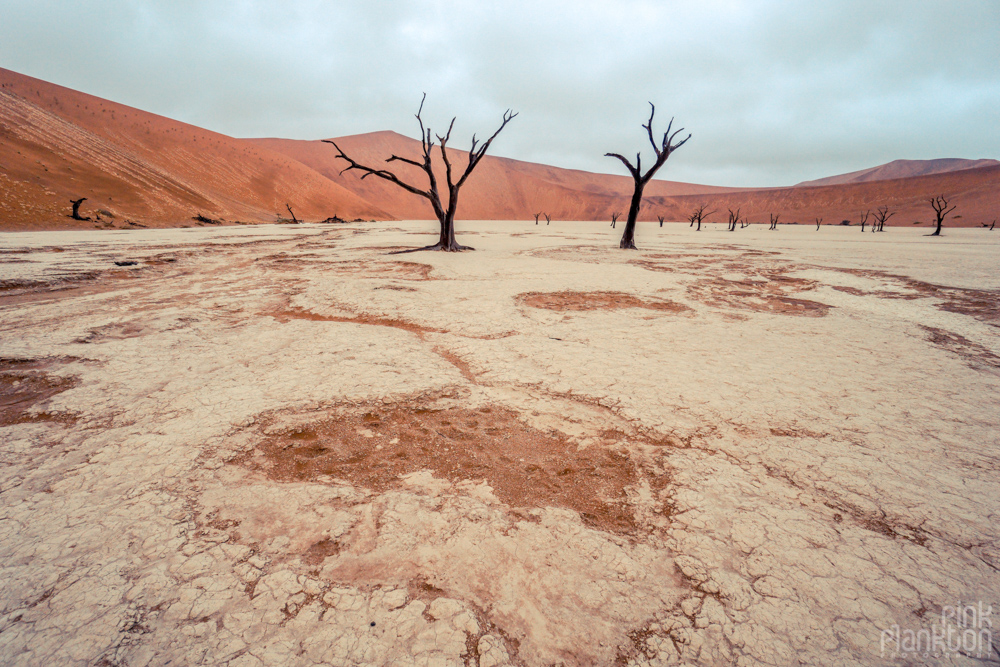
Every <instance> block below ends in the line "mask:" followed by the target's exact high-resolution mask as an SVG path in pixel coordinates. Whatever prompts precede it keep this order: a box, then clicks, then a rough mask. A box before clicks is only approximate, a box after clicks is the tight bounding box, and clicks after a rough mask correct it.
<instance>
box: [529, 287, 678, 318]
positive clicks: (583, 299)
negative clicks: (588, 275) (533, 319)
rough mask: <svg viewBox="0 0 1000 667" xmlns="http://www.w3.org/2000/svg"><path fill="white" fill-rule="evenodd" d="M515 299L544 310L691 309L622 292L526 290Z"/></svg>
mask: <svg viewBox="0 0 1000 667" xmlns="http://www.w3.org/2000/svg"><path fill="white" fill-rule="evenodd" d="M517 301H518V302H519V303H522V304H524V305H526V306H531V307H532V308H544V309H546V310H569V311H583V310H618V309H620V308H645V309H647V310H658V311H662V312H668V313H683V312H686V311H689V310H691V309H690V308H688V307H687V306H685V305H683V304H680V303H675V302H673V301H652V300H647V299H640V298H638V297H636V296H633V295H631V294H626V293H624V292H526V293H524V294H519V295H517Z"/></svg>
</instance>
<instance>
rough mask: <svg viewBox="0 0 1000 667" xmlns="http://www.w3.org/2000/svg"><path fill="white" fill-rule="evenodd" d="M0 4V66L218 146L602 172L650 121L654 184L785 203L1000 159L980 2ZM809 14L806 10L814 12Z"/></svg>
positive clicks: (997, 98)
mask: <svg viewBox="0 0 1000 667" xmlns="http://www.w3.org/2000/svg"><path fill="white" fill-rule="evenodd" d="M801 4H802V3H790V2H778V1H777V0H774V1H767V0H755V1H749V0H747V1H741V0H702V1H701V2H697V3H695V2H680V1H678V0H659V1H654V0H619V1H618V2H614V3H608V2H596V1H591V0H575V1H568V0H567V1H562V0H532V1H530V2H529V1H521V0H509V1H503V2H497V3H470V2H462V1H459V0H437V1H434V0H424V1H419V2H418V1H415V0H411V1H407V0H401V1H396V2H390V1H389V0H367V1H353V0H351V1H346V2H330V1H323V0H285V1H284V2H282V3H280V6H279V3H274V2H264V1H262V0H256V1H254V0H243V1H241V0H212V1H195V0H94V1H90V2H86V3H80V2H69V1H68V0H64V1H56V0H33V1H32V2H30V3H29V2H24V1H23V0H0V15H2V16H3V17H4V19H3V21H2V23H0V64H2V65H3V66H4V67H8V68H10V69H14V70H16V71H19V72H23V73H25V74H29V75H31V76H37V77H39V78H42V79H46V80H49V81H53V82H55V83H59V84H62V85H66V86H69V87H72V88H76V89H78V90H82V91H84V92H89V93H92V94H95V95H100V96H102V97H107V98H110V99H112V100H115V101H118V102H122V103H125V104H129V105H132V106H136V107H139V108H142V109H146V110H149V111H153V112H155V113H160V114H163V115H165V116H170V117H172V118H176V119H178V120H183V121H185V122H189V123H193V124H195V125H199V126H202V127H206V128H208V129H213V130H216V131H219V132H224V133H226V134H230V135H233V136H285V137H292V138H320V137H327V136H335V135H343V134H353V133H358V132H369V131H373V130H380V129H394V130H396V131H399V132H401V133H404V134H408V135H410V136H415V133H414V127H415V124H414V121H413V117H412V114H413V112H414V111H415V110H416V105H417V104H418V103H419V100H420V94H421V92H423V91H426V92H427V93H428V105H427V109H426V114H425V115H426V117H427V118H428V120H429V121H430V122H432V124H433V125H434V126H436V127H439V126H442V125H444V124H446V123H447V122H448V121H449V120H450V118H451V116H452V115H457V116H458V119H459V120H458V123H457V124H456V134H455V135H454V136H456V137H459V143H458V145H459V146H463V145H464V143H465V142H466V141H467V139H468V137H469V136H470V135H471V133H472V132H473V131H478V132H479V133H480V134H482V133H484V132H487V131H492V130H493V129H494V128H495V126H496V125H497V123H498V122H499V118H500V114H501V113H502V112H503V110H504V109H505V108H507V107H512V108H514V109H515V110H517V111H519V112H520V114H521V115H520V116H519V117H518V118H517V120H516V121H515V123H514V124H512V125H511V126H510V127H509V128H508V130H507V131H505V133H504V135H502V136H501V138H500V139H499V140H498V141H497V143H496V144H495V149H494V152H495V153H497V154H502V155H507V156H510V157H515V158H519V159H524V160H531V161H540V162H546V163H549V164H555V165H558V166H563V167H572V168H580V169H587V170H592V171H609V172H615V173H617V172H618V171H619V170H620V169H621V168H620V165H618V164H617V163H615V162H613V161H612V160H610V159H608V158H604V157H603V154H604V153H605V152H607V151H610V150H614V151H619V152H625V153H634V152H635V151H636V150H639V149H641V148H643V140H644V134H643V131H642V129H641V128H640V124H641V123H642V122H644V121H645V119H646V114H647V113H648V106H647V101H652V102H654V103H656V105H657V110H658V114H660V115H658V117H657V122H658V124H661V125H664V126H665V123H666V121H667V120H668V118H669V116H670V115H673V116H676V118H677V122H678V123H679V124H681V125H683V126H684V127H686V128H687V129H688V130H689V131H690V132H692V133H693V134H694V137H693V138H692V140H691V142H690V143H689V144H687V145H686V146H685V147H684V148H683V149H681V150H680V151H678V153H677V154H676V155H675V156H674V157H672V158H671V161H670V163H668V165H667V167H666V168H665V169H664V170H663V171H662V172H661V174H660V175H661V177H663V178H670V179H675V180H687V181H695V182H707V183H714V184H724V185H783V184H790V183H795V182H798V181H801V180H806V179H809V178H816V177H821V176H827V175H830V174H833V173H839V172H844V171H851V170H854V169H860V168H864V167H868V166H873V165H875V164H878V163H881V162H887V161H889V160H892V159H896V158H910V159H921V158H935V157H968V158H978V157H1000V76H998V75H997V73H996V70H997V69H998V68H997V63H998V62H1000V40H998V39H997V35H1000V5H998V4H997V2H996V0H979V1H976V0H950V1H945V0H909V1H905V2H904V1H887V2H879V3H871V2H863V1H860V0H831V2H827V3H810V5H809V6H808V7H802V6H801ZM814 5H815V6H814Z"/></svg>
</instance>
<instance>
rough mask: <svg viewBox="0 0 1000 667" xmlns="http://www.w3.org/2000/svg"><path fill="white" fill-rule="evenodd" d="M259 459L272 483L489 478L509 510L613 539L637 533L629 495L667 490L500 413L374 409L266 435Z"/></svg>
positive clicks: (606, 457) (621, 460) (621, 463)
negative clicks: (636, 490)
mask: <svg viewBox="0 0 1000 667" xmlns="http://www.w3.org/2000/svg"><path fill="white" fill-rule="evenodd" d="M258 451H260V452H262V453H263V454H264V456H263V457H254V456H247V457H245V458H244V459H243V463H244V465H248V466H250V467H252V468H257V469H261V470H263V471H264V472H265V473H266V474H267V475H268V476H270V477H272V478H274V479H279V480H283V481H305V480H316V479H318V478H321V477H325V476H329V477H332V478H335V479H340V480H346V481H348V482H350V483H351V484H353V485H355V486H359V487H364V488H368V489H373V490H375V491H384V490H386V489H388V488H391V487H393V486H395V485H397V484H399V478H400V476H401V475H406V474H409V473H412V472H417V471H420V470H430V471H432V472H433V473H434V475H435V476H437V477H442V478H446V479H449V480H452V481H460V480H472V481H480V480H486V482H487V483H488V484H489V485H490V486H491V487H492V488H493V490H494V493H495V494H496V496H497V497H498V498H500V499H501V500H502V501H503V502H504V503H506V504H508V505H510V506H512V507H514V508H535V507H562V508H566V509H571V510H574V511H576V512H578V513H579V514H580V515H581V517H582V518H583V520H584V522H585V523H587V524H588V525H590V526H592V527H595V528H599V529H601V530H607V531H611V532H615V533H635V532H637V531H638V530H639V527H638V525H637V524H636V520H635V516H634V512H633V510H632V508H631V506H630V505H629V504H628V503H627V502H626V495H625V490H626V488H627V487H630V486H633V485H635V484H637V483H639V482H640V481H641V480H642V479H648V481H649V483H650V485H651V487H652V488H653V490H654V493H655V492H658V491H659V490H662V489H663V488H664V487H665V486H666V483H667V479H666V477H665V476H664V475H662V474H661V475H656V474H652V473H651V472H650V471H647V470H644V469H643V468H642V467H641V466H640V465H638V464H636V463H635V462H634V461H632V460H631V459H630V458H629V456H628V455H627V454H625V453H623V452H618V451H615V450H612V449H610V448H608V447H604V446H596V445H594V446H591V447H588V448H586V449H583V450H578V449H577V445H576V444H574V443H573V442H570V441H569V440H568V439H567V438H565V437H563V436H561V435H559V434H553V433H545V432H542V431H539V430H537V429H534V428H532V427H530V426H528V425H526V424H524V423H523V422H521V421H520V420H519V419H518V418H517V415H516V414H515V413H514V412H511V411H510V410H507V409H503V408H489V407H485V408H480V409H478V410H469V409H464V408H451V409H445V410H436V409H428V408H415V407H407V406H397V407H392V408H386V407H385V406H382V405H377V406H372V407H370V408H369V409H368V410H367V411H364V410H362V411H359V412H356V413H351V414H344V415H339V416H337V417H335V418H328V419H324V420H322V421H317V422H316V423H312V424H309V425H308V426H303V427H299V428H296V429H294V430H289V431H287V432H283V433H280V434H278V435H273V436H270V437H268V438H267V439H266V440H265V441H264V442H263V443H262V444H260V445H259V446H258ZM316 548H317V550H319V551H323V550H324V549H323V547H322V546H321V545H317V547H316ZM331 548H332V547H331ZM320 555H321V554H320V553H317V554H316V557H319V556H320Z"/></svg>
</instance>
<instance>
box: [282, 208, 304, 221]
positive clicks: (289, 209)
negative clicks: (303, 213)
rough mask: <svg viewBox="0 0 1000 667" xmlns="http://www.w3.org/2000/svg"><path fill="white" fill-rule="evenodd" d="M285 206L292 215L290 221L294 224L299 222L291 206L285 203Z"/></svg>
mask: <svg viewBox="0 0 1000 667" xmlns="http://www.w3.org/2000/svg"><path fill="white" fill-rule="evenodd" d="M285 208H287V209H288V212H289V213H291V215H292V223H294V224H296V225H297V224H299V222H301V221H300V220H299V219H298V218H296V217H295V211H293V210H292V207H291V206H289V205H288V204H285Z"/></svg>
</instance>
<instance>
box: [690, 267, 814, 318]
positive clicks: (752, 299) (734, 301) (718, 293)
mask: <svg viewBox="0 0 1000 667" xmlns="http://www.w3.org/2000/svg"><path fill="white" fill-rule="evenodd" d="M811 287H812V282H811V281H806V280H802V279H798V278H789V277H787V276H781V275H773V276H767V277H766V278H765V279H757V280H753V279H746V280H727V279H725V278H711V279H707V280H701V281H699V282H696V283H694V284H691V285H688V288H687V289H688V294H690V295H691V296H692V297H693V298H696V299H698V300H699V301H701V302H702V303H704V304H706V305H708V306H713V307H716V308H734V309H737V310H749V311H753V312H758V313H772V314H775V315H800V316H803V317H823V316H824V315H826V314H827V311H829V310H830V308H832V306H830V305H828V304H825V303H820V302H818V301H810V300H808V299H798V298H795V297H790V296H787V293H788V292H792V293H795V292H800V291H806V290H808V289H810V288H811Z"/></svg>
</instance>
